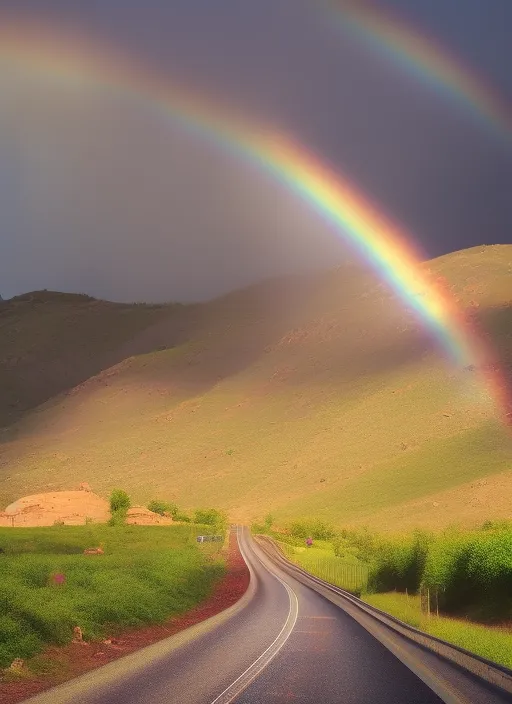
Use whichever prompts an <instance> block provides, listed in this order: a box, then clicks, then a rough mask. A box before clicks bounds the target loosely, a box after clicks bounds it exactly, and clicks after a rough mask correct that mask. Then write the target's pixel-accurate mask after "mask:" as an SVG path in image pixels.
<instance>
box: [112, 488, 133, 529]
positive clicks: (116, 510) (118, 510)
mask: <svg viewBox="0 0 512 704" xmlns="http://www.w3.org/2000/svg"><path fill="white" fill-rule="evenodd" d="M130 506H131V502H130V497H129V496H128V494H127V493H126V491H123V489H114V491H113V492H112V493H111V494H110V514H111V517H110V521H109V525H111V526H118V525H123V524H124V522H125V520H126V514H127V513H128V509H129V508H130Z"/></svg>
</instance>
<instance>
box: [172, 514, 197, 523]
mask: <svg viewBox="0 0 512 704" xmlns="http://www.w3.org/2000/svg"><path fill="white" fill-rule="evenodd" d="M173 518H174V520H175V521H180V522H181V523H191V522H192V519H191V518H190V516H187V514H186V513H177V514H176V515H175V516H173Z"/></svg>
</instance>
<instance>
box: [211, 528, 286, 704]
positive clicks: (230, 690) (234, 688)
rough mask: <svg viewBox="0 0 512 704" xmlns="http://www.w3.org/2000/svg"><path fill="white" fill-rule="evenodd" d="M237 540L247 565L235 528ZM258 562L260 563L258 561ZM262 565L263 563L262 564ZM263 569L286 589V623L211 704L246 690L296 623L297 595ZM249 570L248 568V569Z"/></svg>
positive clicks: (229, 699)
mask: <svg viewBox="0 0 512 704" xmlns="http://www.w3.org/2000/svg"><path fill="white" fill-rule="evenodd" d="M237 539H238V545H239V547H240V552H241V553H242V556H243V558H244V560H245V561H246V563H248V560H247V556H246V554H245V552H244V550H243V547H242V545H241V543H240V534H239V530H238V526H237ZM260 562H262V561H261V560H260ZM262 564H263V562H262ZM264 567H265V569H266V570H267V571H268V572H270V574H272V575H273V576H274V577H275V578H276V579H277V580H278V581H279V582H281V584H282V585H283V587H284V588H285V589H286V591H287V593H288V598H289V600H290V608H289V610H288V616H287V617H286V621H285V623H284V626H283V627H282V629H281V631H280V632H279V634H278V636H277V637H276V639H275V640H274V641H273V642H272V643H271V644H270V645H269V646H268V648H267V649H266V650H265V651H264V652H263V653H262V654H261V655H260V656H259V658H257V659H256V660H255V661H254V662H253V663H252V665H249V667H248V668H247V669H246V670H244V672H242V674H241V675H240V677H237V679H236V680H235V681H234V682H232V683H231V684H230V685H229V687H226V689H225V690H224V691H223V692H221V694H219V696H218V697H217V698H216V699H214V700H213V701H212V702H211V704H229V702H232V701H233V699H235V697H237V696H238V695H239V694H240V693H241V692H243V690H244V689H246V688H247V687H248V686H249V685H250V684H251V682H252V681H253V680H255V679H256V677H257V676H258V675H259V674H260V673H261V672H262V671H263V670H264V669H265V667H266V666H267V665H268V664H269V663H270V661H271V660H273V659H274V658H275V656H276V655H277V654H278V652H279V651H280V650H281V648H282V647H283V645H284V644H285V643H286V641H287V640H288V638H289V637H290V635H291V633H292V631H293V628H294V626H295V623H296V622H297V617H298V615H299V600H298V598H297V595H296V594H295V592H294V591H293V589H292V588H291V587H289V586H288V584H286V582H284V581H283V580H282V579H281V578H280V577H279V576H278V575H277V574H276V573H275V572H274V571H273V570H271V569H270V568H269V566H268V565H264ZM249 569H250V568H249Z"/></svg>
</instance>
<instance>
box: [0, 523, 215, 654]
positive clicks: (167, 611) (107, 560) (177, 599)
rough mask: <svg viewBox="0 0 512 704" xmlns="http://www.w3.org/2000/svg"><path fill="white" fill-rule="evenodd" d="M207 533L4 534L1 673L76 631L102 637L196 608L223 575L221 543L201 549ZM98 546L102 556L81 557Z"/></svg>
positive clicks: (61, 529)
mask: <svg viewBox="0 0 512 704" xmlns="http://www.w3.org/2000/svg"><path fill="white" fill-rule="evenodd" d="M202 529H204V526H193V525H187V526H185V525H180V526H165V527H164V526H150V527H146V526H123V527H108V526H100V525H95V526H77V527H75V526H73V527H70V526H58V527H52V528H33V529H32V528H19V529H16V528H4V529H0V545H1V546H2V547H3V549H4V551H5V552H4V554H0V604H1V608H0V666H6V665H8V664H9V663H10V662H11V661H12V660H13V659H14V658H16V657H21V658H28V657H30V656H32V655H34V654H35V653H37V652H39V651H40V650H41V649H42V648H43V647H44V645H45V644H49V643H54V644H64V643H66V642H69V641H70V640H71V638H72V636H73V627H74V626H80V628H81V629H82V631H83V634H84V638H85V639H90V638H98V637H100V636H106V635H114V634H115V633H116V632H117V631H118V630H119V629H121V628H124V627H128V626H138V625H142V624H148V623H156V622H162V621H164V620H165V619H167V618H168V617H170V616H173V615H176V614H180V613H183V612H185V611H187V610H188V609H190V608H192V607H193V606H194V605H195V604H197V603H198V602H199V601H201V600H202V599H204V598H206V597H207V596H208V594H209V593H210V591H211V589H212V588H213V585H214V583H215V581H216V580H217V579H218V578H219V577H220V576H221V575H222V574H223V571H224V567H223V561H222V559H221V554H220V549H221V548H219V544H218V543H217V544H213V543H211V544H205V545H201V546H198V545H197V544H196V542H195V537H196V535H197V534H199V533H200V532H201V530H202ZM98 545H102V546H103V550H104V554H103V555H83V554H82V553H83V550H84V549H85V548H88V547H96V546H98ZM220 545H221V544H220ZM221 547H222V545H221ZM59 575H60V576H61V577H62V576H63V577H64V580H65V581H64V582H63V583H60V582H59ZM56 576H57V577H56Z"/></svg>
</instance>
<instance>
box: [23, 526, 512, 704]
mask: <svg viewBox="0 0 512 704" xmlns="http://www.w3.org/2000/svg"><path fill="white" fill-rule="evenodd" d="M237 530H238V537H239V543H240V548H241V551H242V554H243V555H244V558H245V560H246V562H247V564H248V566H249V569H250V571H251V586H250V587H249V591H248V593H247V594H246V595H245V596H244V597H243V598H242V600H241V601H240V602H238V604H236V605H235V606H234V607H231V609H228V611H227V612H224V613H223V614H220V615H219V616H217V617H214V618H213V619H210V620H209V621H207V622H205V623H204V624H199V625H198V626H194V627H193V628H191V629H188V630H187V631H184V632H182V633H180V634H177V635H176V636H173V637H171V638H168V639H166V640H164V641H161V642H160V643H156V644H154V645H152V646H149V647H147V648H144V649H143V650H141V651H138V652H137V653H133V654H132V655H129V656H127V657H124V658H122V659H120V660H118V661H115V662H112V663H110V664H108V665H106V666H104V667H102V668H99V669H98V670H95V671H93V672H90V673H87V674H86V675H83V676H82V677H79V678H77V679H76V680H73V681H71V682H69V683H66V684H64V685H61V686H60V687H56V688H55V689H52V690H50V691H48V692H46V693H43V694H41V695H38V696H36V697H33V698H31V699H30V700H27V702H31V703H32V704H36V703H37V704H71V703H73V704H76V703H77V702H79V704H164V703H165V704H171V703H174V702H176V703H177V704H178V703H179V704H227V702H232V701H236V703H237V704H260V703H261V704H263V703H267V702H268V703H269V704H270V703H274V702H275V703H276V704H281V703H283V704H284V703H285V702H287V703H288V702H297V703H299V702H300V703H306V702H307V703H308V704H309V703H311V704H334V703H336V704H339V703H343V704H370V703H373V704H402V703H403V704H438V703H439V702H442V701H445V702H453V703H455V702H471V704H479V703H480V702H482V703H483V702H485V703H486V704H498V703H501V702H505V701H510V699H505V698H500V695H499V694H497V693H495V692H493V691H490V690H486V689H484V688H483V687H482V686H481V685H480V684H478V683H477V682H474V681H473V680H472V679H471V678H470V677H468V676H467V675H465V674H463V673H462V672H461V671H460V670H458V669H457V668H455V667H452V666H450V665H448V664H446V663H444V661H443V662H441V661H439V662H438V661H437V659H436V658H435V657H433V656H432V655H427V654H426V653H424V651H422V650H421V649H420V648H419V647H415V646H411V647H410V648H409V661H411V659H412V660H414V659H415V658H416V659H417V661H418V664H419V665H418V668H414V669H415V671H416V672H419V673H420V676H421V672H422V671H423V672H427V673H429V674H428V676H423V678H422V679H420V677H419V676H417V674H414V673H413V672H412V671H411V669H409V667H407V666H406V665H405V664H403V663H402V662H401V661H400V660H399V659H398V658H397V657H395V655H393V654H392V653H391V652H390V651H389V650H388V649H387V648H386V647H385V646H384V645H382V644H381V643H380V642H379V641H378V640H376V639H375V638H374V637H373V636H372V635H370V634H369V633H368V632H367V631H366V630H365V629H364V628H363V627H362V626H360V625H359V624H358V623H357V622H356V621H354V620H353V619H352V618H351V616H349V615H348V614H346V613H345V612H344V611H343V610H342V609H341V608H340V607H339V606H337V605H336V604H334V603H332V602H331V601H329V600H327V599H326V598H324V597H323V596H321V595H320V594H318V593H317V592H316V591H314V590H313V589H312V588H311V587H309V586H307V585H306V584H303V583H301V582H299V581H297V580H296V579H295V578H294V577H293V576H292V575H291V574H288V573H287V571H286V570H285V569H284V568H282V567H279V566H278V565H277V564H276V563H275V562H273V561H272V560H271V558H270V557H269V556H268V555H267V554H266V553H264V552H263V551H262V549H261V548H260V546H258V545H257V544H256V543H255V542H254V541H253V540H252V539H251V537H250V535H249V533H248V531H247V530H246V529H237ZM436 670H437V671H438V674H439V676H440V677H442V680H443V681H444V685H443V686H441V687H436V686H435V685H434V689H436V690H437V691H438V693H439V694H435V693H434V691H433V690H432V689H431V688H430V687H429V686H427V684H425V682H424V681H423V679H424V680H426V681H427V682H429V684H430V685H432V682H433V681H435V678H434V680H432V678H431V675H432V673H435V671H436Z"/></svg>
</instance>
